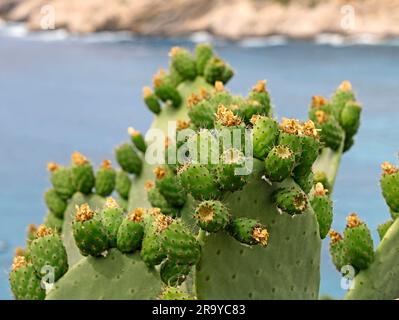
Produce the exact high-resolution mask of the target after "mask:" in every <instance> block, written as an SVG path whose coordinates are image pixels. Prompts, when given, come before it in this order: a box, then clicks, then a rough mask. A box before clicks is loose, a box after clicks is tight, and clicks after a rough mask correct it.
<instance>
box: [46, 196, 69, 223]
mask: <svg viewBox="0 0 399 320" xmlns="http://www.w3.org/2000/svg"><path fill="white" fill-rule="evenodd" d="M44 201H45V202H46V205H47V208H49V210H50V211H51V212H53V213H54V214H55V215H56V216H57V217H58V218H60V219H62V218H63V217H64V212H65V209H66V207H67V202H66V201H65V200H64V199H62V198H61V197H60V196H59V194H58V193H57V192H56V191H55V190H54V189H50V190H47V191H46V193H45V194H44Z"/></svg>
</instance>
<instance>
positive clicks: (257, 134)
mask: <svg viewBox="0 0 399 320" xmlns="http://www.w3.org/2000/svg"><path fill="white" fill-rule="evenodd" d="M251 123H252V124H253V155H254V157H255V158H258V159H262V160H263V159H264V158H265V157H266V156H267V154H268V153H269V152H270V150H271V149H272V148H273V147H274V145H275V143H276V141H277V139H278V135H279V129H278V123H277V122H276V121H275V120H273V119H271V118H269V117H264V116H254V117H252V118H251Z"/></svg>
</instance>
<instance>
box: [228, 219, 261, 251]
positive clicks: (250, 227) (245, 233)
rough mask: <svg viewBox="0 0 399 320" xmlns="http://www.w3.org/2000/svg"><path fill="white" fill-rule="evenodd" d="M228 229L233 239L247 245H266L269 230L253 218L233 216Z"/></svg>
mask: <svg viewBox="0 0 399 320" xmlns="http://www.w3.org/2000/svg"><path fill="white" fill-rule="evenodd" d="M228 231H229V233H230V235H231V236H232V237H233V238H234V239H236V240H238V241H240V242H242V243H245V244H248V245H257V244H259V245H261V246H267V243H268V240H269V232H268V231H267V229H266V227H265V226H263V225H262V224H260V223H259V221H257V220H254V219H249V218H234V219H233V220H232V221H231V223H230V225H229V227H228Z"/></svg>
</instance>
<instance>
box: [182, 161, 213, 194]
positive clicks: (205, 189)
mask: <svg viewBox="0 0 399 320" xmlns="http://www.w3.org/2000/svg"><path fill="white" fill-rule="evenodd" d="M178 176H179V177H180V180H181V183H182V185H183V187H184V188H185V189H186V190H187V191H188V192H190V193H191V195H192V196H193V197H194V199H197V200H209V199H215V198H217V197H219V196H220V191H219V186H218V184H217V182H216V179H214V177H213V174H212V173H211V172H210V171H209V169H208V168H207V166H205V165H202V164H195V163H188V164H185V165H183V166H182V167H181V168H179V170H178Z"/></svg>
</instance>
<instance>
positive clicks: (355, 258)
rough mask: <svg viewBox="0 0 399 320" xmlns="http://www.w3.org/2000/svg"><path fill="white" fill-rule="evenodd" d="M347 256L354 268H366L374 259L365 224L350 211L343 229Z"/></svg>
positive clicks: (370, 240)
mask: <svg viewBox="0 0 399 320" xmlns="http://www.w3.org/2000/svg"><path fill="white" fill-rule="evenodd" d="M344 245H345V250H346V251H347V258H348V260H349V261H350V264H351V265H352V266H353V267H354V268H355V269H356V270H363V269H367V268H368V266H369V265H370V264H371V263H372V262H373V260H374V249H373V239H372V237H371V234H370V230H369V229H368V228H367V225H366V224H365V223H363V222H362V221H360V219H359V217H358V216H357V215H356V214H355V213H352V214H351V215H349V216H348V217H347V224H346V228H345V231H344Z"/></svg>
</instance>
